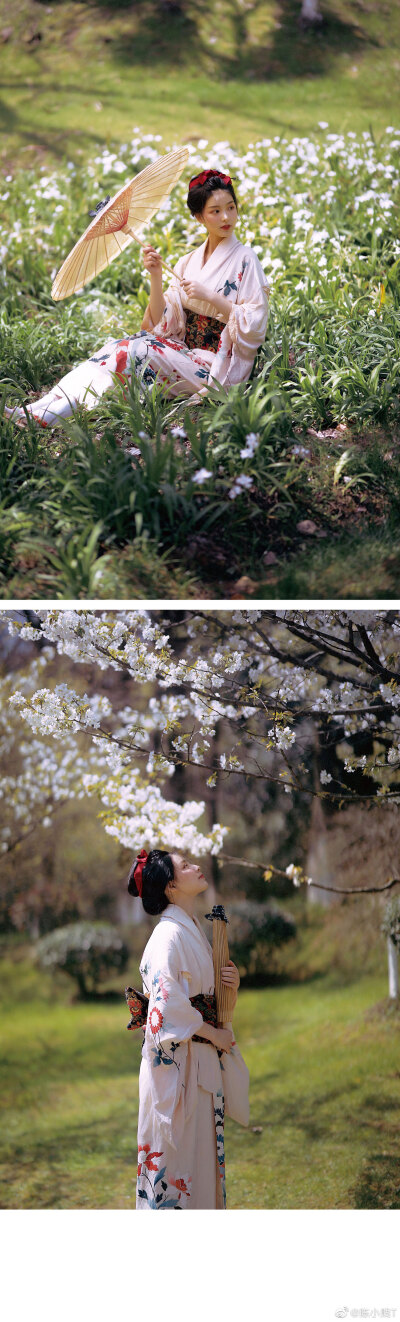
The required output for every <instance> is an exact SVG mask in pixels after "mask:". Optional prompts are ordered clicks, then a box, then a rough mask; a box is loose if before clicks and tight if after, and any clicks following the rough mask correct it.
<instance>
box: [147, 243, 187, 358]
mask: <svg viewBox="0 0 400 1322" xmlns="http://www.w3.org/2000/svg"><path fill="white" fill-rule="evenodd" d="M187 260H188V255H187V256H186V257H180V258H179V261H177V263H176V266H174V271H175V273H176V274H175V276H174V277H173V279H172V280H171V283H170V284H169V286H168V289H167V290H166V291H165V295H164V297H165V307H164V312H163V314H162V317H161V318H160V321H158V322H157V324H156V325H154V322H153V321H152V317H151V312H150V306H148V307H147V308H146V311H145V314H144V317H143V321H142V330H146V331H150V332H153V334H154V335H171V336H172V337H173V338H175V339H177V340H183V339H184V335H185V329H186V316H185V313H184V310H183V307H182V300H181V293H180V291H181V285H180V281H179V279H178V278H177V277H179V276H180V275H182V274H183V270H184V267H185V261H187Z"/></svg>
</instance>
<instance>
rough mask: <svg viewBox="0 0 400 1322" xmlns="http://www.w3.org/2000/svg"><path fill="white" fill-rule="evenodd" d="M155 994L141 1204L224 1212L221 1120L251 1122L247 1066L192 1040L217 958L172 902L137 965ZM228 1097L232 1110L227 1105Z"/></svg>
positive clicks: (141, 1129)
mask: <svg viewBox="0 0 400 1322" xmlns="http://www.w3.org/2000/svg"><path fill="white" fill-rule="evenodd" d="M140 972H141V976H142V979H143V990H144V992H145V993H146V994H149V1010H148V1018H147V1027H146V1031H145V1035H144V1043H143V1053H142V1063H141V1067H140V1077H139V1121H138V1176H137V1195H136V1206H137V1208H139V1209H142V1210H143V1211H149V1210H151V1209H155V1210H157V1209H159V1210H161V1211H163V1210H165V1209H168V1208H174V1209H175V1210H178V1211H179V1210H180V1209H188V1208H189V1209H199V1208H203V1209H205V1208H214V1209H215V1208H221V1209H222V1208H224V1207H225V1206H226V1194H225V1151H224V1114H225V1111H226V1114H228V1115H232V1118H233V1119H237V1120H238V1121H239V1122H240V1123H242V1124H245V1125H246V1124H248V1084H249V1075H248V1070H247V1067H246V1065H245V1063H244V1061H243V1059H242V1057H241V1055H240V1052H239V1051H238V1048H237V1046H236V1043H235V1044H234V1045H233V1046H232V1048H231V1051H230V1052H223V1053H222V1055H221V1056H219V1055H218V1052H217V1050H216V1048H215V1047H213V1046H212V1045H211V1043H209V1042H206V1041H204V1042H193V1041H192V1036H193V1034H194V1033H196V1032H199V1030H200V1029H201V1025H202V1022H203V1021H202V1015H201V1014H200V1012H199V1010H197V1009H195V1008H194V1007H193V1006H192V1005H191V1002H190V999H189V997H193V996H198V995H199V994H200V993H203V994H210V993H212V992H213V990H214V970H213V962H212V951H211V946H210V944H209V942H208V941H207V938H206V937H205V936H204V933H203V931H202V929H201V927H200V924H199V923H198V922H197V920H196V919H195V918H194V919H192V918H189V916H188V914H186V913H185V911H184V910H183V909H180V908H179V906H178V905H175V904H169V905H168V907H167V909H165V910H164V912H163V914H162V915H161V918H160V921H159V923H158V925H157V927H156V928H155V929H154V932H153V933H152V935H151V937H150V940H149V941H148V943H147V946H146V949H145V951H144V954H143V959H142V962H141V965H140ZM225 1094H226V1095H227V1102H228V1104H227V1105H226V1104H225Z"/></svg>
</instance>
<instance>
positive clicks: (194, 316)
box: [5, 169, 268, 426]
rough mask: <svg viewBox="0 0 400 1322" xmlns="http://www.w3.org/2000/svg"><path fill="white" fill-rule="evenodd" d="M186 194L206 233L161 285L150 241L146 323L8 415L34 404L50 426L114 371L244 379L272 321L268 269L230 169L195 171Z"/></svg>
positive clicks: (181, 382) (107, 384) (20, 414)
mask: <svg viewBox="0 0 400 1322" xmlns="http://www.w3.org/2000/svg"><path fill="white" fill-rule="evenodd" d="M187 204H188V207H189V210H190V211H191V213H192V215H193V216H195V217H196V220H197V221H198V222H199V224H202V225H204V226H205V228H206V230H207V238H206V239H205V242H204V243H202V244H201V245H200V247H199V248H196V249H195V250H194V251H192V252H189V253H186V254H185V255H184V256H183V257H180V258H179V261H178V262H177V263H176V266H175V267H174V271H175V275H174V278H173V279H172V281H171V283H170V285H169V288H168V289H167V291H166V292H165V293H164V291H163V284H162V264H161V258H160V257H159V255H158V253H157V252H156V251H155V249H154V248H152V247H151V245H150V244H148V245H146V247H145V248H144V264H145V266H146V269H147V270H148V271H149V273H150V299H149V304H148V307H147V309H146V312H145V316H144V319H143V323H142V329H141V331H139V332H138V333H137V334H136V335H132V336H129V337H127V338H125V339H121V340H109V341H108V343H107V344H105V345H104V347H103V348H102V349H101V350H99V351H98V352H97V353H96V354H94V355H93V357H92V358H89V359H88V360H87V361H86V362H84V363H80V364H79V366H78V367H75V368H73V370H72V371H71V372H68V374H67V375H66V376H64V377H63V378H62V380H61V381H59V382H58V385H56V386H54V387H53V389H52V390H50V391H49V392H48V394H46V395H44V396H43V397H42V399H39V400H36V401H35V402H34V403H33V404H28V405H27V407H26V410H25V409H23V408H16V409H6V410H5V412H6V413H7V415H8V416H13V417H15V418H20V419H25V418H26V413H28V415H29V414H30V415H31V416H32V417H34V418H37V419H38V421H40V422H41V423H42V425H43V426H51V425H53V424H54V423H55V422H56V421H57V418H59V417H62V418H66V417H68V416H69V415H70V414H71V413H72V412H73V410H74V407H75V405H76V404H84V405H85V407H86V408H88V409H91V408H95V406H96V404H97V402H98V399H99V397H100V396H101V395H103V394H104V392H105V391H106V390H109V389H110V388H111V387H112V386H113V385H114V384H115V377H117V378H118V379H119V380H120V381H121V382H122V383H123V384H124V383H125V382H126V381H127V380H129V378H130V375H131V373H132V372H135V374H136V375H138V376H139V375H143V379H144V381H145V382H146V383H151V382H152V381H154V380H157V381H162V382H163V383H164V384H165V387H166V390H167V393H168V394H169V395H178V396H185V395H192V396H193V394H194V395H197V394H206V393H207V388H208V386H209V385H211V384H212V383H213V382H214V381H215V382H219V383H220V384H221V385H222V386H224V387H225V389H227V388H228V387H229V386H230V385H233V384H235V383H236V382H239V381H246V380H247V378H248V377H249V376H250V372H251V369H252V366H253V363H254V359H255V355H256V353H257V349H258V348H259V347H260V345H261V344H262V343H263V341H264V339H265V332H266V327H267V320H268V285H267V282H266V278H265V274H264V271H263V269H262V266H261V264H260V262H259V260H258V257H257V256H256V254H255V253H254V252H253V250H252V248H250V247H248V246H247V245H244V244H242V243H240V242H239V240H238V239H237V238H235V226H236V224H237V219H238V211H237V201H236V196H235V190H234V188H233V184H232V181H231V179H230V177H229V175H227V174H222V173H221V172H220V171H219V170H215V169H212V170H203V171H202V173H201V174H198V175H195V176H194V177H193V179H191V180H190V184H189V193H188V199H187Z"/></svg>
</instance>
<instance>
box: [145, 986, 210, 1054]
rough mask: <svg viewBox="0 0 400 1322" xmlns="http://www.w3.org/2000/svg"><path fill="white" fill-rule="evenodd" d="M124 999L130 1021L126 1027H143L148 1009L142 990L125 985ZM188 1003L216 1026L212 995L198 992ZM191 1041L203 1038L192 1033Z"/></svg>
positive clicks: (201, 1040) (205, 1019) (146, 999)
mask: <svg viewBox="0 0 400 1322" xmlns="http://www.w3.org/2000/svg"><path fill="white" fill-rule="evenodd" d="M125 1000H126V1002H127V1005H128V1006H129V1009H130V1012H131V1021H130V1024H127V1028H145V1027H146V1024H147V1015H148V1009H149V1002H148V997H147V996H144V994H143V992H139V991H136V987H125ZM190 1004H191V1005H193V1006H194V1009H195V1010H200V1014H201V1015H202V1016H203V1019H204V1022H205V1023H206V1024H213V1025H214V1028H216V1027H217V1002H216V999H215V996H214V995H212V996H206V995H203V993H202V992H200V994H199V996H191V997H190ZM192 1042H204V1038H202V1037H198V1036H197V1033H194V1034H193V1037H192Z"/></svg>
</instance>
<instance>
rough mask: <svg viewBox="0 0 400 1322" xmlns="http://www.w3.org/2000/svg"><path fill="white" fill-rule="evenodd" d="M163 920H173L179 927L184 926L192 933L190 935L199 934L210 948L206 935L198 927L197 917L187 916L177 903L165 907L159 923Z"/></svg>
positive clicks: (163, 921)
mask: <svg viewBox="0 0 400 1322" xmlns="http://www.w3.org/2000/svg"><path fill="white" fill-rule="evenodd" d="M165 922H173V923H177V924H178V926H180V927H186V929H187V931H189V932H191V933H192V936H194V937H195V936H200V937H201V938H202V940H203V941H205V943H206V945H207V947H208V949H210V942H209V941H207V937H206V936H205V934H204V932H203V930H202V928H201V927H200V923H199V922H198V920H197V918H189V914H188V913H186V910H185V909H181V908H180V906H179V904H169V905H168V906H167V908H166V909H164V910H163V912H162V914H161V918H160V923H165Z"/></svg>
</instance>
